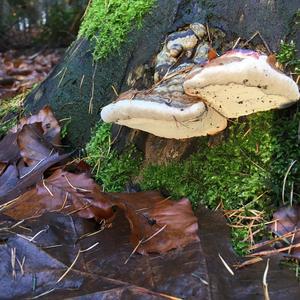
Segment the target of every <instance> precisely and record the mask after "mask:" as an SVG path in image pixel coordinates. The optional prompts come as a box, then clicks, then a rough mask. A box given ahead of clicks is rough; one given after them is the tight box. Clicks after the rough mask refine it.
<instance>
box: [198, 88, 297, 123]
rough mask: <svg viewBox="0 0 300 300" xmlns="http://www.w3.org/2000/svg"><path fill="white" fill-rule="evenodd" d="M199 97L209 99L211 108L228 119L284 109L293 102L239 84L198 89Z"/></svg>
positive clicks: (262, 90)
mask: <svg viewBox="0 0 300 300" xmlns="http://www.w3.org/2000/svg"><path fill="white" fill-rule="evenodd" d="M195 91H197V92H198V94H197V96H200V97H203V98H204V99H207V102H208V103H209V106H211V107H213V108H214V109H216V110H217V111H218V112H220V113H221V114H222V115H223V116H225V117H227V118H237V117H239V116H245V115H249V114H252V113H255V112H259V111H266V110H270V109H273V108H284V107H286V106H288V105H290V104H291V103H292V102H293V101H291V100H289V99H287V98H285V97H283V96H280V95H268V94H265V93H264V89H262V88H261V89H258V88H257V87H247V86H242V85H238V84H233V83H231V84H229V85H211V86H208V87H205V88H202V89H196V90H195Z"/></svg>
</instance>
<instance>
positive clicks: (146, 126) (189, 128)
mask: <svg viewBox="0 0 300 300" xmlns="http://www.w3.org/2000/svg"><path fill="white" fill-rule="evenodd" d="M116 123H117V124H119V125H124V126H127V127H130V128H134V129H139V130H143V131H146V132H149V133H152V134H154V135H156V136H160V137H164V138H173V139H183V138H191V137H196V136H206V135H213V134H216V133H218V132H220V131H222V130H224V129H225V128H226V127H227V119H226V118H224V117H222V116H221V115H220V114H218V113H217V112H215V111H214V110H213V109H211V108H208V110H207V112H206V113H204V114H203V115H202V116H201V118H200V119H198V120H189V121H184V122H179V121H176V120H175V119H173V120H172V121H166V120H159V121H158V120H153V119H145V118H134V119H127V120H119V121H117V122H116Z"/></svg>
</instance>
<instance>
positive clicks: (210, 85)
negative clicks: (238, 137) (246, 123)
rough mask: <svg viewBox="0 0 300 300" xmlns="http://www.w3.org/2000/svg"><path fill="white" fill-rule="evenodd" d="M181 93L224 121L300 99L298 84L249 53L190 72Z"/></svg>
mask: <svg viewBox="0 0 300 300" xmlns="http://www.w3.org/2000/svg"><path fill="white" fill-rule="evenodd" d="M183 85H184V91H185V93H186V94H188V95H190V96H197V97H199V99H201V100H203V101H205V103H207V104H208V105H209V106H210V107H212V108H214V109H215V110H217V111H218V112H220V113H221V114H222V115H223V116H225V117H227V118H237V117H239V116H245V115H249V114H252V113H255V112H259V111H266V110H270V109H273V108H284V107H286V106H288V105H290V104H292V103H293V102H296V101H297V100H298V99H299V90H298V86H297V84H296V83H295V82H294V81H293V79H291V78H290V77H288V76H286V75H285V74H284V73H282V72H280V71H279V70H277V69H276V68H275V67H274V66H273V65H271V64H269V62H268V57H267V56H266V55H261V54H259V53H257V52H254V51H250V50H242V49H239V50H232V51H229V52H227V53H225V54H224V55H222V56H220V57H218V58H216V59H214V60H212V61H210V62H208V63H207V64H206V65H205V66H204V67H203V68H198V69H197V70H194V71H191V72H190V74H189V75H188V76H187V78H186V81H185V82H184V84H183Z"/></svg>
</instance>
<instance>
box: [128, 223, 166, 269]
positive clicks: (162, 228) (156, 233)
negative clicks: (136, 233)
mask: <svg viewBox="0 0 300 300" xmlns="http://www.w3.org/2000/svg"><path fill="white" fill-rule="evenodd" d="M166 227H167V224H165V225H164V226H163V227H161V228H160V229H159V230H157V231H156V232H154V233H153V234H152V235H151V236H149V237H148V238H146V239H144V238H142V239H141V240H139V242H138V243H137V245H136V246H135V248H134V249H133V250H132V252H131V253H130V255H129V257H128V258H127V259H126V261H125V262H124V265H126V264H127V263H128V261H129V259H130V258H131V256H132V255H133V254H134V253H135V252H136V250H137V249H138V247H139V246H140V245H141V244H144V243H146V242H148V241H150V240H151V239H152V238H154V237H155V236H156V235H158V234H159V233H160V232H162V231H163V230H164V229H165V228H166Z"/></svg>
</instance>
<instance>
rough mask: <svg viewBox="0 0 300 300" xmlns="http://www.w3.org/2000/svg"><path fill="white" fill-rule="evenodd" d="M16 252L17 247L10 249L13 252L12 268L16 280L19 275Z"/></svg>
mask: <svg viewBox="0 0 300 300" xmlns="http://www.w3.org/2000/svg"><path fill="white" fill-rule="evenodd" d="M16 252H17V248H16V247H13V248H11V249H10V253H11V260H10V262H11V269H12V277H13V279H14V280H15V279H16V277H17V273H16Z"/></svg>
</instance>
